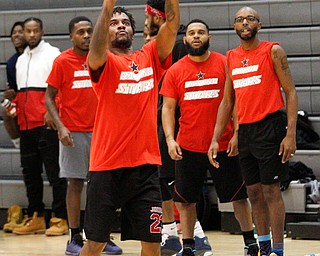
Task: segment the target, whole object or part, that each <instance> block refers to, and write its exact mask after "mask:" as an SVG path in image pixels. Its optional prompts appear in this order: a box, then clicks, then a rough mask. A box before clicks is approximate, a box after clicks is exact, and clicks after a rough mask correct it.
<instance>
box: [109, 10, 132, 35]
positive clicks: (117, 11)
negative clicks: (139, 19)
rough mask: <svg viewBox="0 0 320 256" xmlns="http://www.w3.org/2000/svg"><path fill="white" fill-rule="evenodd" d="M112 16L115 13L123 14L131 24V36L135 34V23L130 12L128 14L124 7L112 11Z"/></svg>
mask: <svg viewBox="0 0 320 256" xmlns="http://www.w3.org/2000/svg"><path fill="white" fill-rule="evenodd" d="M112 13H113V14H115V13H125V14H126V15H127V16H128V18H129V20H130V24H131V28H132V31H133V34H134V33H135V30H136V21H135V20H134V18H133V16H132V14H131V13H130V12H128V10H127V9H126V8H125V7H122V6H117V7H115V8H114V9H113V12H112Z"/></svg>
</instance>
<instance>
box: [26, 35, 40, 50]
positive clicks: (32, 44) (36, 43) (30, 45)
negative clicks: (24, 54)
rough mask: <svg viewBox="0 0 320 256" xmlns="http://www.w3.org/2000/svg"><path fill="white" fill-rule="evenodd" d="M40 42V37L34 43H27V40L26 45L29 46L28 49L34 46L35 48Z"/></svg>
mask: <svg viewBox="0 0 320 256" xmlns="http://www.w3.org/2000/svg"><path fill="white" fill-rule="evenodd" d="M40 42H41V38H40V39H39V40H38V41H37V42H35V43H29V42H27V45H28V46H29V47H30V49H34V48H36V47H37V46H38V45H39V44H40Z"/></svg>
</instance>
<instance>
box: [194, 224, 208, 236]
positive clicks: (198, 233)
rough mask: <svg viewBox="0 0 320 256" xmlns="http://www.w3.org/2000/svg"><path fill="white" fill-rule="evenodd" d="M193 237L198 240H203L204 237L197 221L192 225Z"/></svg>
mask: <svg viewBox="0 0 320 256" xmlns="http://www.w3.org/2000/svg"><path fill="white" fill-rule="evenodd" d="M194 236H197V237H199V238H204V237H205V236H206V235H205V234H204V232H203V229H202V227H201V224H200V222H199V221H198V220H197V221H196V224H195V225H194Z"/></svg>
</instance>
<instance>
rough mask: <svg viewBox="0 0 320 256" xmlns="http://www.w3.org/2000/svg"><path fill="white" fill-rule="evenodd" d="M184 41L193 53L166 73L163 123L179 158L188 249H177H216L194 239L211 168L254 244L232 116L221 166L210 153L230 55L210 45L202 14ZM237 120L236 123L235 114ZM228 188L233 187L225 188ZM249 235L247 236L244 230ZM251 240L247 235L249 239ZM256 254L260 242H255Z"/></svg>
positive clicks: (178, 192) (178, 194)
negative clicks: (177, 115) (199, 245)
mask: <svg viewBox="0 0 320 256" xmlns="http://www.w3.org/2000/svg"><path fill="white" fill-rule="evenodd" d="M186 28H187V31H186V36H185V37H184V43H185V45H186V47H187V49H188V55H187V56H185V57H183V58H182V59H181V60H179V61H178V62H177V63H175V64H174V65H173V66H172V67H171V68H170V69H169V70H168V71H167V73H166V76H165V77H164V81H163V85H162V88H161V91H160V94H162V95H163V96H164V104H163V109H162V121H163V128H164V132H165V135H166V141H167V144H168V150H169V154H170V156H171V158H172V159H173V160H176V172H175V174H176V175H175V176H176V177H175V188H174V196H173V199H174V201H175V202H176V205H177V207H178V209H179V212H180V221H181V225H182V236H183V239H182V241H183V250H182V251H181V252H180V253H178V254H177V255H183V256H185V255H205V256H208V255H212V252H211V251H208V250H204V251H202V250H201V248H197V246H196V244H197V240H195V239H194V225H195V222H196V217H197V216H196V215H197V212H196V203H197V202H198V201H199V199H200V195H201V190H202V187H203V184H204V180H205V178H206V175H207V170H210V172H211V175H212V178H213V182H214V185H215V187H216V191H217V194H218V197H219V199H220V202H222V203H224V202H232V203H233V206H234V210H235V216H236V218H237V220H238V222H239V224H240V227H241V230H242V231H243V232H244V233H245V232H247V233H248V234H249V233H250V234H251V237H250V238H251V239H250V241H246V245H249V244H255V239H254V233H253V226H252V220H251V213H250V206H249V203H248V201H247V194H246V189H245V185H244V183H243V181H242V177H241V172H240V167H239V164H238V158H237V157H236V155H237V147H236V143H237V134H233V132H232V129H233V126H232V122H231V119H230V118H229V120H230V123H229V125H228V128H227V130H226V131H225V133H224V134H223V139H222V146H221V148H220V152H219V154H218V158H219V160H220V161H221V162H222V167H221V169H220V170H216V169H215V168H214V167H213V166H212V165H211V164H210V162H209V160H208V158H207V154H206V153H207V150H208V148H209V146H210V141H211V137H212V134H213V129H214V124H215V121H216V115H217V110H218V107H219V104H220V102H221V100H222V97H223V89H224V83H225V77H226V75H225V63H226V62H225V56H223V55H222V54H219V53H217V52H212V51H209V50H208V49H209V41H210V39H211V36H210V35H209V27H208V25H207V24H206V23H205V22H204V21H202V20H199V19H195V20H192V21H190V22H189V24H188V25H187V27H186ZM177 104H179V106H180V112H181V117H180V118H179V124H180V127H179V132H178V136H177V139H176V140H175V138H174V127H175V122H176V120H175V116H174V112H175V108H176V106H177ZM235 126H237V123H236V119H235ZM226 188H228V189H226ZM244 237H245V238H247V237H246V236H244ZM245 240H246V239H245ZM255 249H256V250H255V253H252V254H251V253H250V254H246V255H255V256H256V255H257V252H258V246H257V245H256V244H255Z"/></svg>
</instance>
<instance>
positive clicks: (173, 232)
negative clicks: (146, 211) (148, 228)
mask: <svg viewBox="0 0 320 256" xmlns="http://www.w3.org/2000/svg"><path fill="white" fill-rule="evenodd" d="M145 14H146V20H145V22H146V24H147V28H149V31H150V34H152V35H153V34H156V33H158V31H159V28H160V27H161V26H162V24H163V23H164V22H165V21H166V16H165V12H164V1H163V0H160V1H159V0H148V1H147V4H146V8H145ZM185 34H186V28H185V26H184V25H180V28H179V31H178V34H177V40H176V43H175V46H174V48H173V51H172V63H175V62H177V61H178V60H179V59H181V58H182V57H183V56H185V55H187V54H188V52H187V49H186V47H185V45H184V43H183V37H184V36H185ZM161 86H162V80H161V82H160V84H159V89H160V88H161ZM162 106H163V97H162V95H159V101H158V138H159V146H160V154H161V161H162V165H161V166H159V167H158V170H159V179H160V188H161V196H162V242H161V255H162V256H165V255H172V254H175V253H177V252H179V251H180V250H181V243H180V239H179V236H178V228H177V223H176V219H175V217H176V216H175V209H174V202H173V193H174V192H173V190H174V180H175V161H174V160H172V159H171V157H170V155H169V153H168V146H167V143H166V138H165V135H164V131H163V127H162V122H161V115H162ZM179 118H180V110H179V106H177V108H176V111H175V119H176V120H178V119H179ZM178 130H179V123H178V122H176V123H175V137H176V135H177V133H178ZM176 211H177V210H176ZM194 238H195V241H196V249H197V250H198V251H202V252H203V253H206V255H210V253H212V252H211V246H210V243H209V241H208V238H207V236H206V235H205V233H204V231H203V229H202V226H201V224H200V222H199V221H198V220H197V221H196V224H195V227H194Z"/></svg>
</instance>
